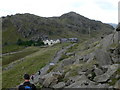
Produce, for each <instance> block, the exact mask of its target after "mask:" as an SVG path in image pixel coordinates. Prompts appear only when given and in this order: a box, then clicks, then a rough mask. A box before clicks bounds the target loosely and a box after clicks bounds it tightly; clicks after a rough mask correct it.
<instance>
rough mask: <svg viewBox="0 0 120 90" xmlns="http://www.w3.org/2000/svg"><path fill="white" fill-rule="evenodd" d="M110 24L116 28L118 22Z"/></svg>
mask: <svg viewBox="0 0 120 90" xmlns="http://www.w3.org/2000/svg"><path fill="white" fill-rule="evenodd" d="M108 24H110V25H111V26H113V27H114V28H116V26H117V24H115V23H108Z"/></svg>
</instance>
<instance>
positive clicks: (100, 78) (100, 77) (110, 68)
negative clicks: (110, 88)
mask: <svg viewBox="0 0 120 90" xmlns="http://www.w3.org/2000/svg"><path fill="white" fill-rule="evenodd" d="M106 68H108V70H107V72H106V73H104V74H102V75H98V76H96V77H95V78H94V81H95V82H100V83H103V82H107V81H108V80H109V79H110V77H111V76H112V75H113V74H114V73H115V72H116V71H117V69H118V64H113V65H109V66H106Z"/></svg>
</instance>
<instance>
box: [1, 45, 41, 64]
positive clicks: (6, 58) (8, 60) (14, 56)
mask: <svg viewBox="0 0 120 90" xmlns="http://www.w3.org/2000/svg"><path fill="white" fill-rule="evenodd" d="M38 49H39V48H36V47H29V48H26V49H25V50H23V51H22V52H19V53H15V54H11V55H6V56H3V57H2V65H7V64H9V63H11V62H13V61H16V60H18V59H20V58H23V57H25V56H27V55H29V54H32V53H34V52H36V51H38Z"/></svg>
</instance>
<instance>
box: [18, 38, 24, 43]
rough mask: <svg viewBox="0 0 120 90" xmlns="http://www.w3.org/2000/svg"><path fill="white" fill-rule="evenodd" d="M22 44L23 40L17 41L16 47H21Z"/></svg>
mask: <svg viewBox="0 0 120 90" xmlns="http://www.w3.org/2000/svg"><path fill="white" fill-rule="evenodd" d="M23 43H24V41H23V40H21V39H20V38H19V39H18V40H17V43H16V44H17V45H23Z"/></svg>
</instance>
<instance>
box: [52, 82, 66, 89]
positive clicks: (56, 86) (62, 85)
mask: <svg viewBox="0 0 120 90" xmlns="http://www.w3.org/2000/svg"><path fill="white" fill-rule="evenodd" d="M64 87H65V83H64V82H59V83H58V84H56V85H53V86H52V88H64Z"/></svg>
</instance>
